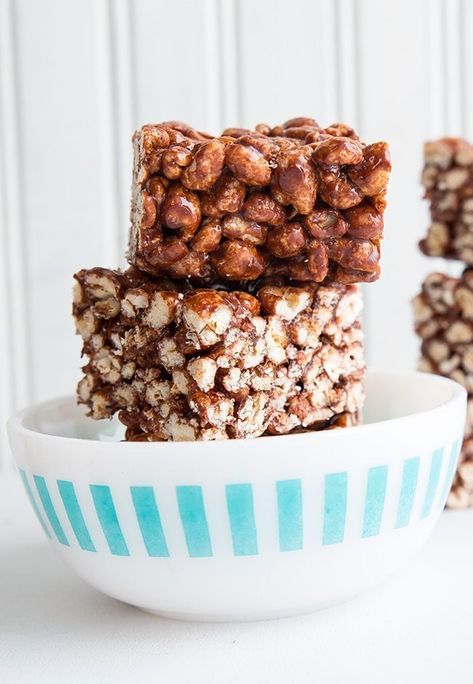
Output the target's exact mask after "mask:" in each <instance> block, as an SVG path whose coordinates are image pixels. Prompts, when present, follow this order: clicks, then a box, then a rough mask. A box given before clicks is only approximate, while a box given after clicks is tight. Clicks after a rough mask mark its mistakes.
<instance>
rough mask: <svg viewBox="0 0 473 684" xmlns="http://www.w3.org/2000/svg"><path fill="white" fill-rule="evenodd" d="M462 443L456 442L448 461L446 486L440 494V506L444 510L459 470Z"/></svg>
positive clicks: (444, 485)
mask: <svg viewBox="0 0 473 684" xmlns="http://www.w3.org/2000/svg"><path fill="white" fill-rule="evenodd" d="M460 447H461V441H460V440H458V439H457V440H455V442H453V444H452V448H451V450H450V458H449V460H448V466H447V473H446V475H445V480H444V484H443V487H442V490H441V493H440V499H439V506H440V508H443V507H444V506H445V503H446V501H447V497H448V493H449V491H450V489H451V487H452V482H453V478H454V477H455V471H456V469H457V462H458V456H459V455H460Z"/></svg>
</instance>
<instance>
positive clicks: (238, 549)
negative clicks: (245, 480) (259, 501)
mask: <svg viewBox="0 0 473 684" xmlns="http://www.w3.org/2000/svg"><path fill="white" fill-rule="evenodd" d="M225 493H226V497H227V510H228V517H229V520H230V529H231V532H232V542H233V553H234V554H235V556H256V555H257V554H258V542H257V538H256V524H255V513H254V507H253V488H252V486H251V485H250V484H231V485H226V487H225Z"/></svg>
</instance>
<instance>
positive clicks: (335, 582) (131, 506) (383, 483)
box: [9, 373, 466, 620]
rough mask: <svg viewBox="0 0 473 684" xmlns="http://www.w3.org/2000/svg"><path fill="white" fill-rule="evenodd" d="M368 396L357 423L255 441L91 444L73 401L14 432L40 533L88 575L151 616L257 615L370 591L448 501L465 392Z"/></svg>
mask: <svg viewBox="0 0 473 684" xmlns="http://www.w3.org/2000/svg"><path fill="white" fill-rule="evenodd" d="M367 397H368V401H367V410H366V424H365V425H363V426H362V427H356V428H348V429H344V430H333V431H329V432H321V433H314V432H312V433H305V434H296V435H287V436H280V437H261V438H259V439H255V440H244V441H241V440H234V441H228V442H207V443H203V442H195V443H189V442H180V443H177V442H176V443H154V444H152V443H125V442H117V441H101V439H100V433H101V431H102V432H103V430H104V426H103V425H101V424H100V423H96V422H93V421H91V420H89V419H87V418H85V417H84V415H83V412H82V410H81V409H80V408H78V407H77V406H76V405H75V403H74V400H73V399H72V398H68V399H59V400H54V401H51V402H48V403H43V404H39V405H37V406H34V407H33V408H30V409H27V410H25V411H23V412H21V413H20V414H19V415H17V416H16V417H15V418H13V419H12V420H11V422H10V425H9V431H10V438H11V444H12V448H13V452H14V455H15V457H16V461H17V464H18V469H19V473H20V476H21V478H22V479H23V482H24V485H25V488H26V491H27V493H28V496H29V498H30V501H31V504H32V506H33V508H34V510H35V512H36V515H37V517H38V520H39V522H40V524H41V526H42V527H43V529H44V532H45V534H46V535H47V536H48V537H49V539H50V541H51V543H52V544H53V546H54V547H55V548H56V550H57V551H58V552H59V553H60V554H61V555H62V556H63V558H64V559H65V561H66V562H67V563H68V564H69V565H70V566H71V567H72V568H73V569H74V570H75V571H76V572H77V573H78V574H79V575H80V576H81V577H82V578H83V579H84V580H85V581H86V582H88V583H90V584H91V585H93V586H94V587H96V588H97V589H99V590H101V591H103V592H104V593H106V594H109V595H110V596H113V597H115V598H117V599H120V600H122V601H126V602H127V603H131V604H133V605H135V606H139V607H140V608H144V609H146V610H149V611H152V612H156V613H159V614H160V615H165V616H170V617H176V618H189V619H195V620H247V619H259V618H269V617H276V616H283V615H292V614H296V613H299V612H306V611H312V610H315V609H318V608H320V607H323V606H326V605H329V604H332V603H336V602H339V601H342V600H345V599H347V598H349V597H351V596H354V595H355V594H357V593H358V592H360V591H362V590H363V589H365V588H367V587H369V586H371V585H373V584H375V583H377V582H379V581H380V580H382V579H383V578H384V577H386V576H387V575H389V574H390V573H391V572H392V571H394V570H395V569H396V568H398V567H399V566H401V565H402V564H403V563H404V562H405V561H406V560H407V559H408V558H409V557H410V556H411V555H412V554H413V553H414V552H415V551H416V550H417V549H418V548H419V547H420V546H421V545H422V544H423V543H424V541H425V540H426V539H427V537H428V535H429V534H430V532H431V530H432V528H433V527H434V525H435V523H436V521H437V519H438V517H439V515H440V513H441V511H442V509H443V507H444V504H445V500H446V496H447V493H448V490H449V488H450V484H451V481H452V478H453V475H454V472H455V466H456V462H457V458H458V453H459V447H460V444H461V440H462V434H463V425H464V420H465V404H466V395H465V391H464V390H463V389H462V388H461V387H460V386H459V385H457V384H456V383H454V382H452V381H450V380H446V379H444V378H440V377H436V376H433V375H426V374H421V373H405V374H392V373H374V374H370V375H369V376H368V379H367Z"/></svg>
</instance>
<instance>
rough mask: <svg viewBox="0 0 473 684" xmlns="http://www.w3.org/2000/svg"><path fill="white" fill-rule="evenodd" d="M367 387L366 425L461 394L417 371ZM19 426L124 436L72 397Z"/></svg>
mask: <svg viewBox="0 0 473 684" xmlns="http://www.w3.org/2000/svg"><path fill="white" fill-rule="evenodd" d="M365 387H366V404H365V409H364V417H363V423H364V424H370V423H378V422H380V421H387V420H393V419H396V418H402V417H404V416H409V415H413V414H416V413H419V412H425V411H430V410H432V409H435V408H437V407H438V406H441V405H442V404H445V403H447V402H448V401H449V400H450V399H452V398H453V397H454V396H455V394H456V393H457V392H458V391H462V390H461V388H460V387H459V386H458V385H456V383H454V382H452V381H451V380H446V379H445V378H441V377H439V376H435V375H430V374H427V373H416V372H404V373H397V372H389V371H383V372H381V371H375V372H373V371H372V372H369V373H367V376H366V382H365ZM20 423H21V425H22V426H23V427H24V428H26V429H28V430H32V431H34V432H40V433H43V434H47V435H56V436H60V437H73V438H80V439H91V440H100V441H120V440H122V439H123V435H124V428H123V426H122V425H121V423H119V421H118V419H114V420H112V421H109V420H101V421H93V420H90V418H87V416H86V415H85V407H83V406H77V405H76V403H75V400H74V398H73V397H65V398H62V399H55V400H52V401H49V402H45V403H42V404H38V405H37V406H35V407H32V408H31V409H28V410H26V411H25V412H23V414H22V416H21V418H20Z"/></svg>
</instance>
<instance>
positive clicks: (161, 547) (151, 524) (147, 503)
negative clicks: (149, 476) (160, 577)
mask: <svg viewBox="0 0 473 684" xmlns="http://www.w3.org/2000/svg"><path fill="white" fill-rule="evenodd" d="M130 492H131V498H132V501H133V506H134V507H135V513H136V518H137V520H138V525H139V526H140V530H141V536H142V537H143V543H144V545H145V547H146V550H147V552H148V556H153V557H165V556H169V551H168V547H167V544H166V539H165V537H164V531H163V526H162V524H161V516H160V515H159V510H158V506H157V504H156V498H155V496H154V489H153V487H130Z"/></svg>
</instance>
